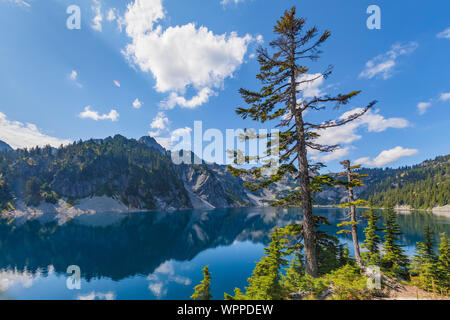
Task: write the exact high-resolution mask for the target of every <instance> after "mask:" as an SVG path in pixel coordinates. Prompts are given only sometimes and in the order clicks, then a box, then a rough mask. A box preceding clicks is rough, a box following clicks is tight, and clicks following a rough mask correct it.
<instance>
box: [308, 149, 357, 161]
mask: <svg viewBox="0 0 450 320" xmlns="http://www.w3.org/2000/svg"><path fill="white" fill-rule="evenodd" d="M311 151H312V152H311ZM311 151H309V153H310V154H313V155H312V157H311V159H313V160H320V161H323V162H330V161H333V160H337V159H342V158H343V157H344V156H346V155H347V154H348V152H349V151H350V147H345V148H338V149H336V150H334V151H333V152H329V153H321V154H318V153H316V152H314V151H313V150H311Z"/></svg>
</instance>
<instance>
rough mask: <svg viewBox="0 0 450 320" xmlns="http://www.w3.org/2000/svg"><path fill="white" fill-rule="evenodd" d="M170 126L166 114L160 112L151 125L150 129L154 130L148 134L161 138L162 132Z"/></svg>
mask: <svg viewBox="0 0 450 320" xmlns="http://www.w3.org/2000/svg"><path fill="white" fill-rule="evenodd" d="M169 124H170V121H169V118H167V116H166V114H165V113H164V112H161V111H160V112H158V114H157V115H156V117H155V118H154V119H153V121H152V123H150V128H152V129H153V130H152V131H149V133H148V134H149V135H150V136H152V137H154V136H159V135H160V134H161V132H162V131H164V130H167V127H168V126H169Z"/></svg>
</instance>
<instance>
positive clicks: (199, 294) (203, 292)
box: [191, 266, 212, 300]
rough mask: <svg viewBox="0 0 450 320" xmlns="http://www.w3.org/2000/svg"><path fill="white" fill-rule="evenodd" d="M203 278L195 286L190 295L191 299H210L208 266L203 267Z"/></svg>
mask: <svg viewBox="0 0 450 320" xmlns="http://www.w3.org/2000/svg"><path fill="white" fill-rule="evenodd" d="M202 271H203V280H202V281H200V284H199V285H197V286H195V289H194V294H193V295H192V296H191V299H192V300H211V299H212V295H211V293H210V291H211V273H210V272H209V266H206V267H204V268H203V270H202Z"/></svg>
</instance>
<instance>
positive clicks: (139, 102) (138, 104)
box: [133, 98, 142, 109]
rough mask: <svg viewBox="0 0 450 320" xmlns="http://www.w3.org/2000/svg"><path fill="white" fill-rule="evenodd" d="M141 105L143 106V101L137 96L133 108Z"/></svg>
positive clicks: (138, 107)
mask: <svg viewBox="0 0 450 320" xmlns="http://www.w3.org/2000/svg"><path fill="white" fill-rule="evenodd" d="M141 107H142V102H141V101H139V99H138V98H136V100H134V101H133V108H135V109H140V108H141Z"/></svg>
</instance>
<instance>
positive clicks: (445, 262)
mask: <svg viewBox="0 0 450 320" xmlns="http://www.w3.org/2000/svg"><path fill="white" fill-rule="evenodd" d="M436 277H437V281H438V286H439V287H440V288H441V289H443V291H444V292H445V293H446V294H448V293H449V290H450V246H449V244H448V238H447V235H446V234H445V233H441V240H440V244H439V258H438V260H437V263H436Z"/></svg>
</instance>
